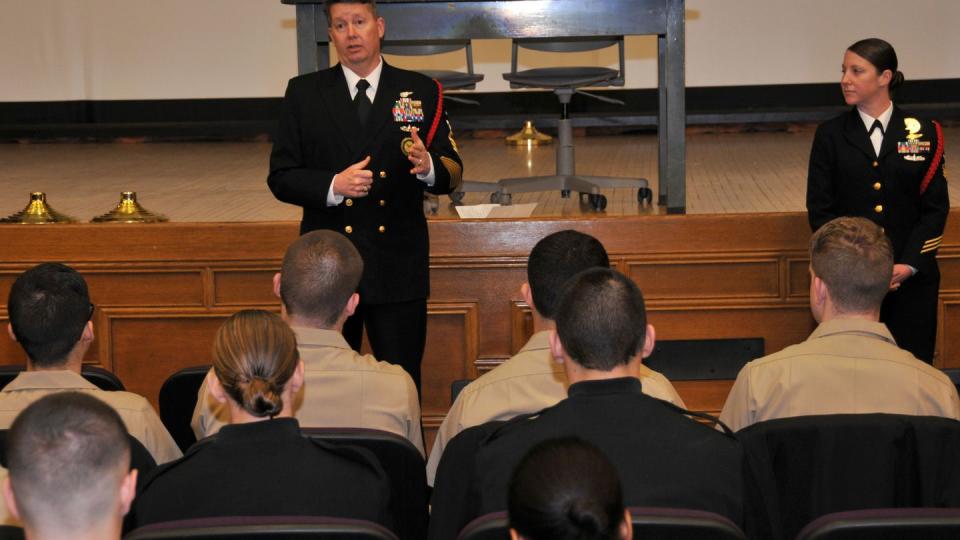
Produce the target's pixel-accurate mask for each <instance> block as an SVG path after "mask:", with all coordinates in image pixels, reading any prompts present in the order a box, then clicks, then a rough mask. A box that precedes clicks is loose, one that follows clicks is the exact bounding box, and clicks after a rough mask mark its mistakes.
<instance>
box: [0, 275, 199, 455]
mask: <svg viewBox="0 0 960 540" xmlns="http://www.w3.org/2000/svg"><path fill="white" fill-rule="evenodd" d="M7 313H9V315H10V323H9V324H8V325H7V330H8V332H9V333H10V337H11V338H13V339H14V340H15V341H17V342H18V343H20V346H21V347H23V350H24V351H25V352H26V354H27V370H26V371H24V372H23V373H21V374H20V375H18V376H17V378H16V379H14V380H13V381H11V382H10V384H8V385H7V386H6V387H5V388H4V389H3V390H2V391H0V429H7V428H8V427H10V424H12V423H13V419H14V418H15V417H16V416H17V414H19V413H20V411H22V410H23V409H25V408H26V407H27V405H30V404H31V403H33V402H34V401H36V400H38V399H40V398H42V397H43V396H46V395H48V394H52V393H55V392H63V391H65V390H74V391H79V392H87V393H90V394H91V395H93V396H94V397H96V398H97V399H100V400H102V401H104V402H106V403H107V405H110V406H111V407H113V408H114V410H116V411H117V414H119V415H120V418H121V419H122V420H123V423H124V424H125V425H126V426H127V431H128V432H129V433H130V435H133V436H134V437H136V439H137V440H139V441H140V442H141V443H143V446H144V447H146V449H147V450H149V451H150V454H151V455H152V456H153V459H154V460H155V461H156V462H157V463H158V464H160V463H165V462H167V461H171V460H174V459H176V458H178V457H180V456H181V452H180V449H179V448H178V447H177V443H175V442H174V441H173V438H172V437H171V436H170V434H169V433H168V432H167V428H165V427H164V426H163V423H162V422H161V421H160V417H158V416H157V413H156V412H155V411H154V410H153V407H152V406H151V405H150V403H149V402H148V401H147V400H146V399H144V398H143V397H142V396H138V395H137V394H133V393H130V392H108V391H105V390H100V389H99V388H97V387H96V386H94V385H93V384H92V383H90V382H88V381H87V380H86V379H84V378H83V377H82V376H81V375H80V368H81V366H82V364H83V357H84V355H85V354H86V353H87V349H89V348H90V343H91V342H93V337H94V335H93V322H92V321H91V320H90V318H91V317H92V316H93V304H91V303H90V294H89V292H88V291H87V283H86V281H84V279H83V276H81V275H80V274H79V273H78V272H77V271H76V270H74V269H72V268H70V267H69V266H65V265H63V264H58V263H44V264H40V265H37V266H35V267H33V268H31V269H29V270H27V271H26V272H24V273H23V274H21V275H20V276H19V277H18V278H17V280H16V281H15V282H14V283H13V286H12V287H10V296H9V298H8V300H7Z"/></svg>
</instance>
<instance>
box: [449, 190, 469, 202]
mask: <svg viewBox="0 0 960 540" xmlns="http://www.w3.org/2000/svg"><path fill="white" fill-rule="evenodd" d="M464 195H466V193H464V192H462V191H454V192H453V193H451V194H450V200H451V201H453V204H454V205H458V204H461V203H463V197H464Z"/></svg>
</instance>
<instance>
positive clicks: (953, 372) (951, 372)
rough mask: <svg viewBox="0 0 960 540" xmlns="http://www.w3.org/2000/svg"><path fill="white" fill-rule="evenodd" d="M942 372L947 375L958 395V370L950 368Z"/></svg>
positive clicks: (959, 376) (959, 379)
mask: <svg viewBox="0 0 960 540" xmlns="http://www.w3.org/2000/svg"><path fill="white" fill-rule="evenodd" d="M943 372H944V373H946V374H947V377H950V380H951V381H952V382H953V385H954V386H956V387H957V392H958V393H960V369H957V368H950V369H945V370H943Z"/></svg>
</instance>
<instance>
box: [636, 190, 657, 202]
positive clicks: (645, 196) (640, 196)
mask: <svg viewBox="0 0 960 540" xmlns="http://www.w3.org/2000/svg"><path fill="white" fill-rule="evenodd" d="M643 201H647V204H653V190H652V189H650V188H645V187H644V188H640V189H638V190H637V202H638V203H640V204H641V205H643Z"/></svg>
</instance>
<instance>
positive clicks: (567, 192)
mask: <svg viewBox="0 0 960 540" xmlns="http://www.w3.org/2000/svg"><path fill="white" fill-rule="evenodd" d="M560 196H561V197H563V198H564V199H569V198H570V190H569V189H561V190H560Z"/></svg>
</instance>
